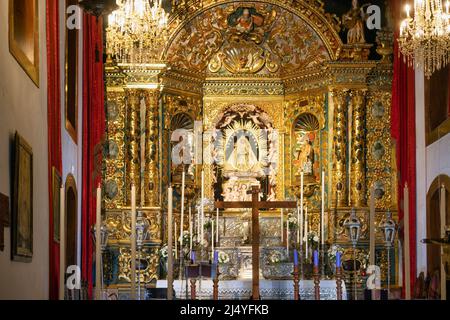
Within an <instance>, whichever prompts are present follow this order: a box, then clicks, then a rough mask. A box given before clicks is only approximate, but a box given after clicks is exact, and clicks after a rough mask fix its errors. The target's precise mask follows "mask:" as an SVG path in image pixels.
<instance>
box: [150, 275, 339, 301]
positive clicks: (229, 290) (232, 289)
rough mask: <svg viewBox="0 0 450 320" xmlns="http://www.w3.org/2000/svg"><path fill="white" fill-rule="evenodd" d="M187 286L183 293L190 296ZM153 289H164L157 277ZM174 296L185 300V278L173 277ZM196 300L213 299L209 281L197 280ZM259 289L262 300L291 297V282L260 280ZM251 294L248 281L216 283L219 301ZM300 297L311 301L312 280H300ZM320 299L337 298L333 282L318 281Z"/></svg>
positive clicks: (312, 297)
mask: <svg viewBox="0 0 450 320" xmlns="http://www.w3.org/2000/svg"><path fill="white" fill-rule="evenodd" d="M190 286H191V284H190V283H189V284H188V288H187V292H188V299H190ZM156 287H157V288H167V281H166V280H159V281H158V282H157V284H156ZM173 287H174V291H175V296H176V298H177V299H183V300H184V299H186V281H180V280H176V281H174V284H173ZM196 289H197V299H199V300H211V299H212V298H213V282H212V280H202V281H201V283H200V281H197V284H196ZM259 291H260V295H261V299H262V300H294V282H293V281H289V280H260V282H259ZM251 295H252V280H224V281H220V282H219V299H220V300H248V299H250V297H251ZM300 299H301V300H314V299H315V297H314V281H312V280H303V281H300ZM320 299H321V300H337V293H336V281H334V280H323V281H321V282H320ZM342 299H343V300H346V299H347V292H346V289H345V285H344V284H343V286H342Z"/></svg>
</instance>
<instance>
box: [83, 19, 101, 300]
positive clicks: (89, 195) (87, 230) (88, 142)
mask: <svg viewBox="0 0 450 320" xmlns="http://www.w3.org/2000/svg"><path fill="white" fill-rule="evenodd" d="M83 21H84V22H83V52H84V56H83V199H82V203H83V204H82V235H81V236H82V278H83V280H84V281H86V282H87V284H88V294H89V298H92V287H93V279H92V274H93V268H92V265H93V254H94V245H93V238H92V234H91V228H92V226H93V225H94V224H95V209H96V208H95V206H96V199H95V196H96V188H97V186H98V185H99V184H100V183H101V176H102V174H101V173H102V170H101V165H102V137H103V135H104V132H105V108H104V79H103V39H102V32H103V30H102V24H103V22H102V19H101V18H100V19H98V20H97V19H96V18H95V17H93V16H91V15H88V14H84V18H83Z"/></svg>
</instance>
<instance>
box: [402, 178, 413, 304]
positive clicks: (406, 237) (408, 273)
mask: <svg viewBox="0 0 450 320" xmlns="http://www.w3.org/2000/svg"><path fill="white" fill-rule="evenodd" d="M403 208H404V218H403V224H404V228H405V232H404V242H405V250H404V253H403V255H404V257H405V299H406V300H411V263H410V261H411V258H410V251H409V246H410V241H409V190H408V185H407V184H406V185H405V189H404V190H403Z"/></svg>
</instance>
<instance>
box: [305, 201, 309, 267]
mask: <svg viewBox="0 0 450 320" xmlns="http://www.w3.org/2000/svg"><path fill="white" fill-rule="evenodd" d="M308 251H309V250H308V207H305V256H306V259H308Z"/></svg>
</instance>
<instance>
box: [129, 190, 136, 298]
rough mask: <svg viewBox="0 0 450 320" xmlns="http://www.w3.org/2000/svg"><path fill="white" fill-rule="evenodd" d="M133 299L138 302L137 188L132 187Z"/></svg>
mask: <svg viewBox="0 0 450 320" xmlns="http://www.w3.org/2000/svg"><path fill="white" fill-rule="evenodd" d="M130 243H131V299H132V300H136V186H135V185H134V183H133V184H132V185H131V237H130Z"/></svg>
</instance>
